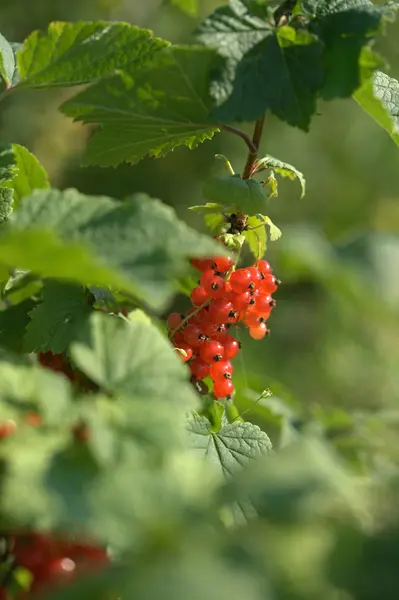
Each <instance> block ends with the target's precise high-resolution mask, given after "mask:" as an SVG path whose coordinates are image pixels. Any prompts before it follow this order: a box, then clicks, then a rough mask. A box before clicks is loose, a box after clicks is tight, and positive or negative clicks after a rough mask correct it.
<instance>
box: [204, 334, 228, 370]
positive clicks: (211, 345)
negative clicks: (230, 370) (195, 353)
mask: <svg viewBox="0 0 399 600" xmlns="http://www.w3.org/2000/svg"><path fill="white" fill-rule="evenodd" d="M200 357H201V358H202V360H203V361H204V362H205V363H207V364H208V365H209V364H211V363H213V362H217V361H219V360H222V359H223V357H224V347H223V346H222V344H221V343H220V342H218V341H217V340H208V341H206V342H204V343H203V344H202V346H201V348H200Z"/></svg>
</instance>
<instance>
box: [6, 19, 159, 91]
mask: <svg viewBox="0 0 399 600" xmlns="http://www.w3.org/2000/svg"><path fill="white" fill-rule="evenodd" d="M165 44H166V42H163V41H162V40H159V39H157V38H153V37H152V36H151V32H150V31H148V30H147V29H139V28H138V27H133V26H132V25H129V24H128V23H117V22H106V21H93V22H90V21H88V22H77V23H64V22H59V21H57V22H54V23H50V25H49V28H48V31H47V32H41V31H34V32H33V33H31V34H30V36H29V37H28V38H27V39H26V40H25V42H24V45H23V48H22V50H21V51H20V52H18V55H17V56H18V69H19V73H20V83H19V86H29V87H53V86H67V85H80V84H83V83H88V82H90V81H95V80H97V79H100V78H101V77H106V76H109V75H113V74H115V73H116V72H118V71H119V70H124V69H128V68H131V67H133V66H136V67H140V66H142V65H143V64H145V62H146V61H148V60H149V59H150V57H151V56H152V54H153V53H154V52H156V51H157V50H159V49H160V48H162V47H163V46H165Z"/></svg>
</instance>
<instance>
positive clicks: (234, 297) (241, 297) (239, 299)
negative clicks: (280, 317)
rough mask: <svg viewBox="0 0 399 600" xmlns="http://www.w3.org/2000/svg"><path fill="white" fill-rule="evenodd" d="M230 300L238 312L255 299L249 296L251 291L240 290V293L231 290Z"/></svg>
mask: <svg viewBox="0 0 399 600" xmlns="http://www.w3.org/2000/svg"><path fill="white" fill-rule="evenodd" d="M230 300H231V302H232V304H233V306H234V308H235V310H237V311H238V312H242V311H243V310H245V309H247V308H248V306H250V305H251V304H255V300H254V299H253V298H252V296H251V292H250V291H249V290H247V291H246V292H242V293H241V294H237V293H236V292H233V293H232V294H231V296H230Z"/></svg>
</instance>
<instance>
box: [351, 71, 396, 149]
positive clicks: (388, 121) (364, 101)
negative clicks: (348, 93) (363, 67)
mask: <svg viewBox="0 0 399 600" xmlns="http://www.w3.org/2000/svg"><path fill="white" fill-rule="evenodd" d="M353 97H354V99H355V100H356V102H357V103H358V104H360V106H361V107H362V108H363V109H364V110H365V111H366V112H367V113H369V115H370V116H371V117H372V118H373V119H374V120H375V121H376V122H377V123H378V124H379V125H380V126H381V127H382V128H383V129H385V130H386V131H387V132H388V133H389V135H390V136H391V137H392V139H393V140H394V142H396V144H398V145H399V82H398V81H397V80H396V79H393V78H392V77H389V75H386V73H383V72H382V71H376V72H375V74H374V76H373V78H372V79H368V80H366V81H365V82H364V83H363V85H362V86H361V87H360V88H359V89H358V90H356V92H355V93H354V95H353Z"/></svg>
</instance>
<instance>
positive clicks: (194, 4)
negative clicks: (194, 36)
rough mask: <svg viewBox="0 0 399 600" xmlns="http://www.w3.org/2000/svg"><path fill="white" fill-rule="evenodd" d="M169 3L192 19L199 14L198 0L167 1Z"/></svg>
mask: <svg viewBox="0 0 399 600" xmlns="http://www.w3.org/2000/svg"><path fill="white" fill-rule="evenodd" d="M167 2H168V3H169V4H172V6H176V7H177V8H179V9H180V10H182V11H183V12H185V13H186V14H188V15H190V17H196V16H197V14H198V9H199V6H198V0H167Z"/></svg>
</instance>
